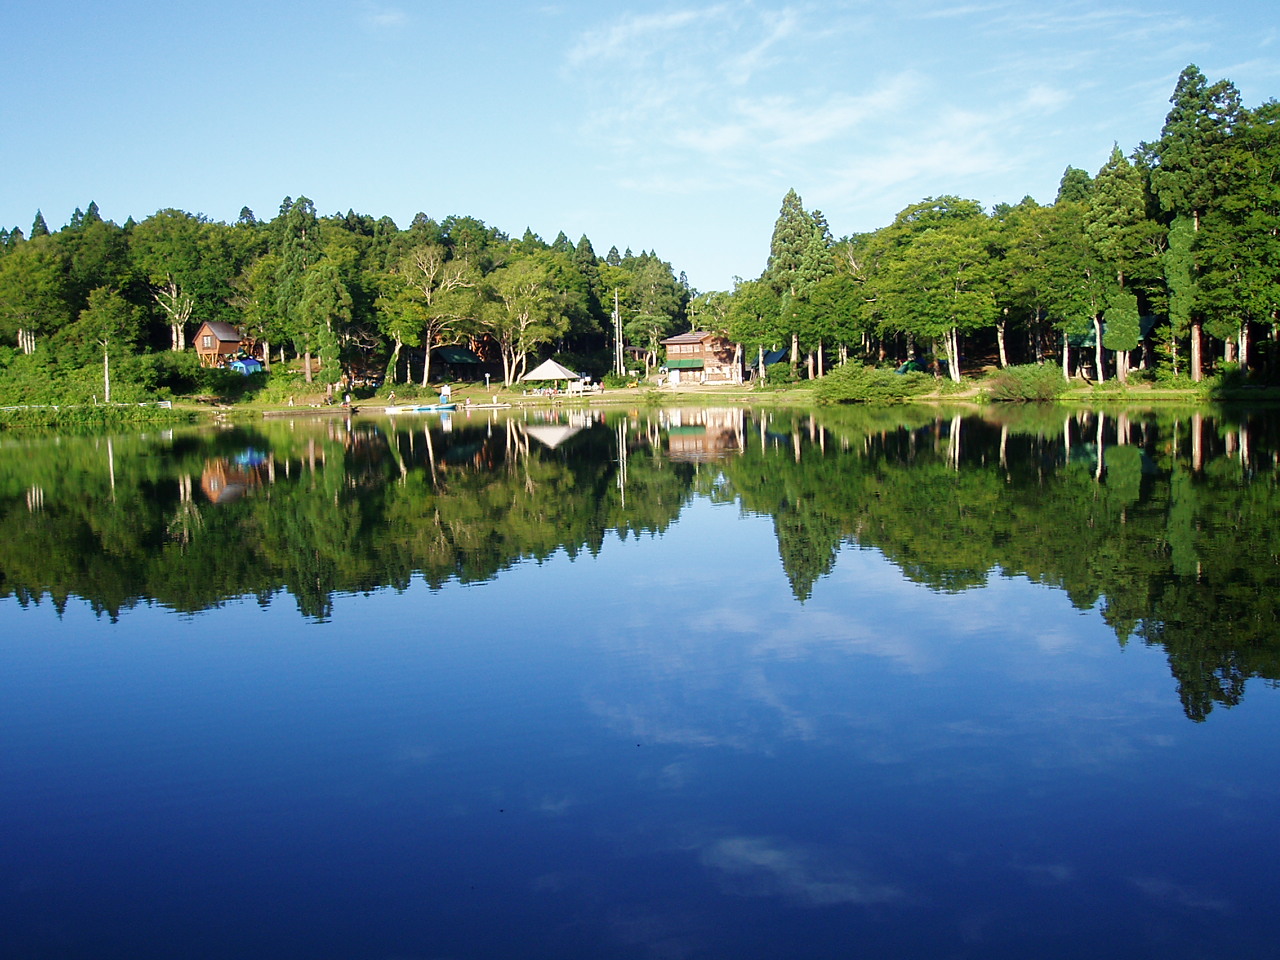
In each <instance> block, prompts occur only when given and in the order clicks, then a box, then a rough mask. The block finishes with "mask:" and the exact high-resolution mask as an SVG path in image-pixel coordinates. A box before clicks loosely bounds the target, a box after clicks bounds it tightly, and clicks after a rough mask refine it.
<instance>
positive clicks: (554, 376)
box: [520, 360, 582, 380]
mask: <svg viewBox="0 0 1280 960" xmlns="http://www.w3.org/2000/svg"><path fill="white" fill-rule="evenodd" d="M520 379H521V380H581V379H582V378H581V377H580V376H578V375H577V374H576V373H574V372H573V371H572V370H570V369H569V368H568V367H566V366H564V365H562V364H559V363H556V362H555V361H554V360H546V361H544V362H542V363H540V364H538V366H537V367H535V368H534V369H533V370H531V371H529V372H528V373H526V374H525V375H524V376H523V377H521V378H520Z"/></svg>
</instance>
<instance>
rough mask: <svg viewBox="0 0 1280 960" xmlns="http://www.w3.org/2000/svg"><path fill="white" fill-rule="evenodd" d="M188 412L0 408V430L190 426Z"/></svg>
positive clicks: (142, 407)
mask: <svg viewBox="0 0 1280 960" xmlns="http://www.w3.org/2000/svg"><path fill="white" fill-rule="evenodd" d="M195 418H196V415H195V414H194V413H193V412H192V411H190V410H173V409H166V408H165V407H161V406H159V405H157V404H150V403H148V404H135V405H126V404H116V403H113V404H109V405H108V404H98V405H93V404H88V405H86V404H67V405H63V404H58V405H48V404H46V405H40V406H30V407H7V408H0V429H5V428H15V427H56V428H58V429H66V428H68V427H109V426H117V425H121V424H127V423H191V422H193V421H194V420H195Z"/></svg>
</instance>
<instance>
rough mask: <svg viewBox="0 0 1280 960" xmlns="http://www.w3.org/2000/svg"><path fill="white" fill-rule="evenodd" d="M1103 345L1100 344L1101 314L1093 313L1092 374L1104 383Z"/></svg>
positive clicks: (1105, 374) (1105, 377)
mask: <svg viewBox="0 0 1280 960" xmlns="http://www.w3.org/2000/svg"><path fill="white" fill-rule="evenodd" d="M1104 349H1105V348H1104V347H1103V346H1102V315H1101V314H1097V313H1095V314H1094V315H1093V354H1094V365H1095V367H1096V369H1095V370H1094V375H1095V376H1096V377H1097V379H1098V382H1099V383H1105V382H1106V380H1107V368H1106V366H1105V365H1104V364H1105V362H1106V358H1105V353H1104Z"/></svg>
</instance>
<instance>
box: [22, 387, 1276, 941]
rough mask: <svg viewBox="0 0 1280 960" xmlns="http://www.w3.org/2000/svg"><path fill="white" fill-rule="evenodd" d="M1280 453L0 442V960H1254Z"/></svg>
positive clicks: (958, 446)
mask: <svg viewBox="0 0 1280 960" xmlns="http://www.w3.org/2000/svg"><path fill="white" fill-rule="evenodd" d="M1278 481H1280V417H1278V416H1277V415H1276V413H1275V412H1274V411H1262V410H1243V409H1235V408H1231V409H1227V408H1223V409H1217V410H1213V411H1210V412H1204V413H1201V412H1197V411H1195V410H1193V409H1191V408H1167V409H1163V410H1142V409H1136V408H1115V409H1081V408H1077V407H1049V408H1021V409H1008V408H986V409H981V410H978V409H973V410H967V411H959V410H956V411H952V410H939V409H933V408H925V407H909V408H902V409H859V410H840V411H832V412H825V411H824V412H819V413H808V412H803V411H787V410H749V409H738V408H729V407H726V408H722V409H701V410H675V409H669V410H662V409H654V408H645V407H642V406H638V407H636V408H635V409H620V408H619V409H615V410H608V411H606V412H601V411H600V410H591V411H586V410H582V411H568V412H566V411H558V410H557V411H510V412H506V411H503V412H479V411H477V412H474V413H472V414H471V415H469V416H467V415H458V416H453V417H448V418H441V417H438V416H435V415H430V416H424V417H418V418H400V419H398V420H395V421H391V420H386V419H375V418H367V419H366V418H362V417H357V418H355V419H354V420H344V419H341V418H335V417H325V418H313V419H307V418H300V419H297V420H294V421H290V420H266V421H262V422H260V423H254V424H242V425H238V426H237V425H222V426H219V427H207V428H191V429H187V428H184V429H175V430H157V429H152V430H150V431H149V432H116V433H112V434H64V435H52V434H36V433H20V432H7V433H6V432H2V431H0V538H2V541H0V542H3V544H4V546H3V549H2V550H0V730H3V731H4V733H3V740H2V741H0V742H2V743H3V745H4V748H3V750H0V785H2V786H3V789H0V838H2V841H3V860H2V864H3V869H2V873H0V953H2V954H3V955H4V956H9V957H22V958H27V957H32V958H45V957H48V958H95V960H101V958H130V960H141V958H172V957H183V958H246V957H271V958H388V960H390V958H398V960H405V958H499V957H502V958H510V957H530V958H605V957H618V958H721V957H723V958H774V957H783V956H787V957H800V958H827V957H831V958H836V957H839V958H844V957H851V956H852V957H869V958H872V957H874V958H908V957H910V958H918V957H929V958H940V957H947V958H975V960H976V958H983V960H987V958H1019V960H1026V958H1058V957H1061V958H1077V957H1089V958H1096V957H1126V958H1127V957H1141V958H1147V957H1150V958H1161V960H1166V958H1184V957H1185V958H1197V960H1201V958H1206V957H1231V958H1263V957H1271V956H1274V955H1275V953H1276V949H1277V948H1276V947H1275V945H1274V943H1273V941H1274V939H1275V933H1274V925H1273V921H1272V909H1273V907H1274V904H1275V903H1276V902H1277V901H1278V900H1280V883H1278V882H1277V870H1276V867H1275V864H1276V862H1277V857H1278V855H1280V839H1278V838H1277V835H1276V831H1275V824H1274V819H1275V810H1276V805H1277V801H1278V800H1280V751H1278V750H1277V749H1276V744H1277V740H1278V737H1280V693H1278V692H1277V690H1276V683H1277V680H1278V679H1280V629H1278V626H1277V624H1278V611H1277V604H1278V603H1280V599H1278V598H1280V484H1278Z"/></svg>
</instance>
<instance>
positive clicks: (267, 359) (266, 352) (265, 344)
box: [262, 340, 271, 370]
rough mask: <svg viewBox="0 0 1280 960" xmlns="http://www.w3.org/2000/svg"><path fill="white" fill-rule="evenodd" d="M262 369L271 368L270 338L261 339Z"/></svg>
mask: <svg viewBox="0 0 1280 960" xmlns="http://www.w3.org/2000/svg"><path fill="white" fill-rule="evenodd" d="M262 369H263V370H270V369H271V341H270V340H263V341H262Z"/></svg>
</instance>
